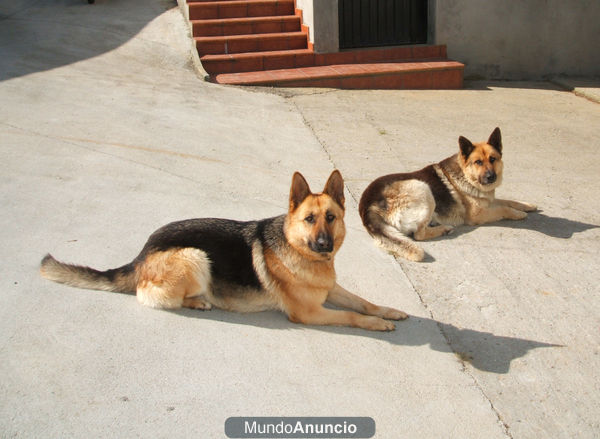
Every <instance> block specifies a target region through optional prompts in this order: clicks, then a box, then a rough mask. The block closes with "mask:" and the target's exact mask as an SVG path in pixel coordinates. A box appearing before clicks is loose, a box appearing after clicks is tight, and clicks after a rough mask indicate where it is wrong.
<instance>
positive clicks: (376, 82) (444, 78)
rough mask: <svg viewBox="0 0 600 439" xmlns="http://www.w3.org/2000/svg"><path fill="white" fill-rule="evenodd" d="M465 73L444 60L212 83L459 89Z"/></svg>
mask: <svg viewBox="0 0 600 439" xmlns="http://www.w3.org/2000/svg"><path fill="white" fill-rule="evenodd" d="M463 69H464V65H463V64H461V63H458V62H455V61H448V60H445V59H441V60H427V61H406V62H393V63H369V64H338V65H328V66H318V67H303V68H294V69H279V70H263V71H254V72H244V73H222V74H217V75H214V76H211V78H210V79H211V80H212V81H213V82H216V83H219V84H229V85H261V86H274V87H328V88H341V89H459V88H462V86H463Z"/></svg>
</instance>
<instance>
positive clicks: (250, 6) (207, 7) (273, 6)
mask: <svg viewBox="0 0 600 439" xmlns="http://www.w3.org/2000/svg"><path fill="white" fill-rule="evenodd" d="M188 10H189V18H190V20H213V19H218V18H241V17H272V16H277V15H294V0H244V1H240V0H233V1H232V0H230V1H212V2H208V1H203V2H199V1H196V2H188Z"/></svg>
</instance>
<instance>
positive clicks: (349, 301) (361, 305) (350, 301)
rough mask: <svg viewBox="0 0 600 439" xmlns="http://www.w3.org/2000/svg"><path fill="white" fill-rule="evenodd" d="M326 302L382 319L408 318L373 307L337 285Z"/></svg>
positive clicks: (385, 309)
mask: <svg viewBox="0 0 600 439" xmlns="http://www.w3.org/2000/svg"><path fill="white" fill-rule="evenodd" d="M327 301H328V302H329V303H331V304H333V305H336V306H339V307H342V308H348V309H351V310H352V311H356V312H359V313H361V314H368V315H371V316H377V317H381V318H383V319H391V320H404V319H406V318H407V317H408V315H407V314H406V313H405V312H402V311H400V310H397V309H394V308H388V307H386V306H378V305H375V304H373V303H371V302H369V301H368V300H365V299H363V298H362V297H359V296H357V295H356V294H353V293H351V292H350V291H348V290H346V289H345V288H343V287H341V286H339V285H338V284H337V283H336V284H335V286H334V287H333V289H332V290H331V291H330V292H329V294H328V295H327Z"/></svg>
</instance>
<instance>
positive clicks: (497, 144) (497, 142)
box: [487, 127, 502, 154]
mask: <svg viewBox="0 0 600 439" xmlns="http://www.w3.org/2000/svg"><path fill="white" fill-rule="evenodd" d="M487 143H488V144H489V145H492V146H493V147H494V148H495V149H496V151H498V152H499V153H500V154H502V135H501V134H500V128H498V127H496V129H495V130H494V131H492V134H490V138H489V139H488V141H487Z"/></svg>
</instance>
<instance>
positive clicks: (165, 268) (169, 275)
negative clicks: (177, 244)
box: [136, 248, 211, 309]
mask: <svg viewBox="0 0 600 439" xmlns="http://www.w3.org/2000/svg"><path fill="white" fill-rule="evenodd" d="M138 279H139V280H138V285H137V291H136V293H137V299H138V301H139V302H140V303H141V304H142V305H146V306H150V307H153V308H168V309H176V308H181V307H182V306H185V307H189V308H198V309H210V308H211V304H210V302H209V301H208V297H209V296H210V283H211V275H210V261H209V260H208V257H207V256H206V253H204V252H203V251H202V250H199V249H196V248H179V249H173V250H166V251H160V252H154V253H151V254H150V255H148V256H147V257H146V259H145V260H144V261H143V262H142V263H141V264H140V265H139V267H138Z"/></svg>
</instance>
